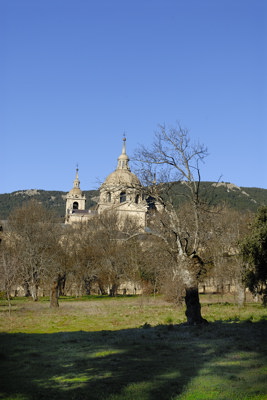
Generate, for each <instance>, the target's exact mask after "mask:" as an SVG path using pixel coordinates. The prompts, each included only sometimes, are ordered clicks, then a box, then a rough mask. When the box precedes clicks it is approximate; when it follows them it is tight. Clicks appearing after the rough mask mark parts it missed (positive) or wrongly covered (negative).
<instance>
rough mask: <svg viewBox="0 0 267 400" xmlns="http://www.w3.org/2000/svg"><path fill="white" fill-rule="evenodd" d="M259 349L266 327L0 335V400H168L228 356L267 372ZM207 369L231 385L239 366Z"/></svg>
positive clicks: (234, 325) (242, 325)
mask: <svg viewBox="0 0 267 400" xmlns="http://www.w3.org/2000/svg"><path fill="white" fill-rule="evenodd" d="M264 343H265V344H264ZM263 344H264V345H263ZM264 346H265V347H264ZM264 348H265V350H266V321H262V322H258V323H249V322H247V323H219V322H218V323H213V324H209V325H205V326H196V327H187V326H185V325H175V326H173V325H164V326H163V325H160V326H156V327H150V326H147V325H144V326H143V327H141V328H139V329H127V330H120V331H100V332H60V333H54V334H22V333H16V334H0V369H1V371H0V373H1V375H0V379H1V385H0V386H1V387H0V398H2V399H16V400H22V399H23V400H33V399H50V400H51V399H57V400H60V399H64V400H69V399H72V400H85V399H90V400H103V399H105V400H111V399H112V400H118V399H120V400H122V399H138V400H139V399H142V400H152V399H160V400H170V399H172V398H175V397H177V396H178V395H180V394H182V393H183V392H184V391H185V389H186V387H187V385H188V384H189V382H190V381H191V380H192V379H193V378H195V377H196V376H197V375H198V374H199V373H200V371H201V370H203V368H205V366H207V365H209V366H210V365H212V363H213V362H215V361H216V362H217V361H218V360H219V359H221V360H224V359H225V357H226V355H227V356H229V354H230V353H233V352H235V353H236V354H241V353H242V354H243V355H244V354H248V355H249V354H250V353H251V354H252V353H253V357H254V359H255V357H256V358H257V359H258V360H259V362H261V363H262V364H263V363H265V365H266V362H267V356H266V353H265V354H264ZM214 368H215V372H214V373H216V374H222V373H227V372H229V371H230V372H229V373H231V377H232V378H231V379H234V377H235V376H237V374H238V373H239V372H240V368H243V366H242V363H237V364H235V363H232V364H231V366H230V370H229V366H228V367H227V366H226V364H223V363H221V364H220V363H219V364H218V363H217V364H216V366H215V367H214ZM216 368H217V371H216ZM244 368H247V365H246V364H245V363H244ZM225 369H227V371H226V370H225ZM237 369H238V370H237Z"/></svg>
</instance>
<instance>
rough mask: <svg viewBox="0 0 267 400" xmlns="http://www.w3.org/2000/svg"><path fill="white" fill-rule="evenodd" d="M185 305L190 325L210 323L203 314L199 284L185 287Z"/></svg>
mask: <svg viewBox="0 0 267 400" xmlns="http://www.w3.org/2000/svg"><path fill="white" fill-rule="evenodd" d="M185 305H186V311H185V315H186V318H187V323H188V325H198V324H203V323H208V322H207V320H206V319H204V318H203V317H202V316H201V305H200V301H199V294H198V287H197V286H196V287H189V288H186V289H185Z"/></svg>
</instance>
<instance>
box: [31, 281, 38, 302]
mask: <svg viewBox="0 0 267 400" xmlns="http://www.w3.org/2000/svg"><path fill="white" fill-rule="evenodd" d="M38 288H39V286H38V284H37V283H34V284H33V286H32V299H33V301H38Z"/></svg>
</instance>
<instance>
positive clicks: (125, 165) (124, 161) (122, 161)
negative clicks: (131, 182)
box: [117, 133, 130, 171]
mask: <svg viewBox="0 0 267 400" xmlns="http://www.w3.org/2000/svg"><path fill="white" fill-rule="evenodd" d="M129 161H130V159H129V157H128V156H127V154H126V137H125V133H124V134H123V138H122V152H121V155H120V156H119V158H118V166H117V170H118V169H126V170H128V171H130V167H129Z"/></svg>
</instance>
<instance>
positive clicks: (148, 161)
mask: <svg viewBox="0 0 267 400" xmlns="http://www.w3.org/2000/svg"><path fill="white" fill-rule="evenodd" d="M207 154H208V153H207V148H206V147H205V146H204V145H202V144H199V143H193V142H192V141H191V139H190V135H189V132H188V130H186V129H184V128H182V127H181V126H180V125H179V124H178V125H177V126H176V127H174V128H173V127H171V128H166V127H165V126H164V125H160V126H159V130H158V131H157V132H156V134H155V138H154V142H153V144H152V146H151V147H150V148H147V147H145V146H141V147H140V148H139V149H138V150H137V151H136V153H135V160H136V161H137V162H138V164H139V166H138V171H137V172H139V175H140V177H141V179H142V181H143V183H144V185H145V187H146V188H147V196H148V199H149V208H150V209H151V213H150V215H151V217H150V218H149V220H148V221H149V228H150V229H148V234H151V235H156V236H158V237H159V238H161V240H162V242H164V243H165V246H166V247H167V249H168V251H169V254H171V255H172V259H173V261H174V262H173V263H172V267H171V274H172V278H173V280H175V279H177V277H179V279H180V281H181V282H182V286H183V288H184V296H185V303H186V317H187V322H188V324H199V323H203V322H206V320H205V319H203V318H202V316H201V306H200V301H199V294H198V280H199V277H200V276H201V274H202V271H203V269H204V263H203V261H202V258H201V249H202V246H203V245H202V236H203V232H202V225H201V221H202V219H203V213H205V211H206V206H205V204H204V203H203V202H202V200H201V196H200V163H201V162H202V161H203V160H204V158H205V157H206V156H207ZM174 182H179V185H180V193H181V197H182V199H181V202H182V203H183V204H184V207H183V212H181V210H179V209H178V210H177V207H176V206H174V203H173V201H172V197H171V193H172V192H173V183H174Z"/></svg>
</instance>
